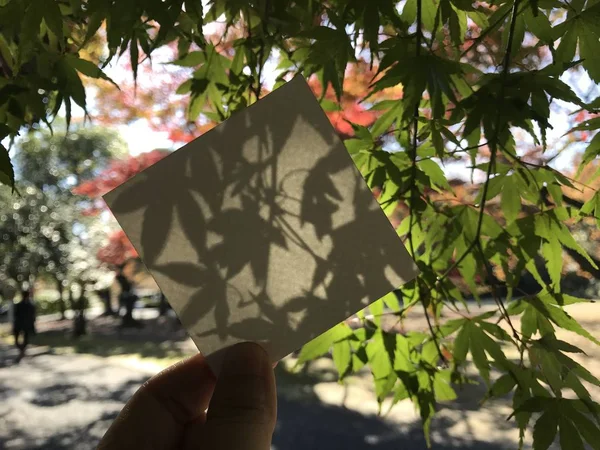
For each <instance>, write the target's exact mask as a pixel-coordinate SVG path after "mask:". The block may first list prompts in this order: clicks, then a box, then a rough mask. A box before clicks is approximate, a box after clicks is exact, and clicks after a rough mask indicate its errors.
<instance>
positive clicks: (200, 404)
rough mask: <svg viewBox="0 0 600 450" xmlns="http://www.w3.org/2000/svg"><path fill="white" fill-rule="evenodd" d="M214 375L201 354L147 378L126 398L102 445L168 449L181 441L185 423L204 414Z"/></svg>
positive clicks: (114, 447)
mask: <svg viewBox="0 0 600 450" xmlns="http://www.w3.org/2000/svg"><path fill="white" fill-rule="evenodd" d="M215 382H216V379H215V376H214V375H213V373H212V371H211V370H210V368H209V366H208V364H207V362H206V359H205V358H204V357H203V356H202V355H200V354H198V355H196V356H193V357H191V358H188V359H187V360H184V361H182V362H180V363H177V364H175V365H174V366H171V367H169V368H168V369H166V370H164V371H162V372H161V373H159V374H158V375H156V376H154V377H152V378H151V379H150V380H148V381H147V382H146V383H144V385H142V387H141V388H140V389H139V390H138V391H137V392H136V393H135V394H134V396H133V397H132V398H131V399H130V400H129V401H128V402H127V404H126V405H125V407H124V408H123V410H122V411H121V412H120V413H119V416H118V417H117V418H116V420H115V421H114V422H113V424H112V425H111V427H110V428H109V429H108V431H107V432H106V434H105V435H104V437H103V438H102V441H101V442H100V445H99V447H98V448H99V449H110V450H119V449H131V448H152V449H167V448H173V447H175V446H177V445H178V444H179V441H180V439H181V436H182V434H183V429H184V427H185V425H186V424H188V423H190V422H193V421H197V420H198V419H199V418H201V417H202V416H203V415H204V411H206V408H207V407H208V402H209V400H210V397H211V396H212V393H213V390H214V387H215Z"/></svg>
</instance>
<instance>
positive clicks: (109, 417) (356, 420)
mask: <svg viewBox="0 0 600 450" xmlns="http://www.w3.org/2000/svg"><path fill="white" fill-rule="evenodd" d="M51 358H56V356H52V355H45V356H44V357H37V358H33V359H31V360H29V361H28V362H27V365H28V369H29V370H31V371H33V370H36V371H39V372H40V373H49V372H50V371H51V367H52V360H51ZM61 358H70V359H74V358H78V356H77V355H63V356H62V357H61ZM277 372H278V373H277V380H278V384H279V385H280V387H281V389H280V395H279V399H278V402H279V403H278V410H279V413H278V422H277V428H276V431H275V435H274V438H273V450H300V449H302V450H306V449H309V450H320V449H323V450H335V449H353V450H387V449H389V450H392V449H393V450H399V449H402V450H416V449H424V448H426V443H425V439H424V437H423V433H422V429H421V427H420V424H419V423H414V424H407V425H406V426H400V425H398V424H396V423H390V422H388V421H386V420H384V419H382V418H380V417H377V416H374V415H363V414H360V413H358V412H355V411H352V410H349V409H346V408H344V407H341V406H336V405H327V404H323V403H321V402H320V401H319V400H318V398H317V396H316V394H315V393H314V391H313V389H312V386H314V384H315V383H316V382H318V380H319V379H321V378H322V376H321V375H316V376H315V375H313V374H307V373H299V374H294V373H290V372H287V371H285V370H284V369H282V368H278V369H277ZM84 373H85V371H83V370H82V372H81V374H79V375H78V374H77V373H75V372H71V371H70V372H69V375H70V376H69V377H63V378H66V381H64V380H61V376H60V373H58V372H57V373H56V374H50V373H49V375H48V377H47V380H46V381H45V382H43V383H41V384H40V385H38V386H37V387H36V388H35V389H33V390H32V392H30V393H29V395H27V396H26V402H27V403H28V405H26V408H33V410H34V411H36V417H40V416H43V417H48V420H49V421H51V420H52V419H51V417H52V416H53V415H54V414H57V413H58V412H59V411H64V409H65V408H69V407H70V408H74V409H77V408H84V409H85V405H93V406H94V408H96V410H97V411H98V413H97V414H96V415H95V416H94V418H93V419H92V420H89V421H87V422H85V423H79V424H77V425H76V426H73V425H72V424H68V425H64V422H63V424H62V425H61V426H56V427H52V426H48V427H47V428H46V430H47V431H45V432H44V433H40V431H39V429H37V430H36V428H37V426H36V425H34V424H33V423H31V424H30V425H31V427H32V428H28V427H23V426H16V424H15V425H14V426H11V420H12V418H11V416H12V413H11V411H10V410H8V411H5V412H3V413H2V418H0V420H1V421H4V422H5V427H7V428H6V429H8V430H10V431H9V433H8V434H7V433H6V432H5V433H3V434H0V448H7V449H10V448H27V449H48V450H59V449H73V448H77V449H83V450H85V449H88V448H89V449H92V448H95V447H96V445H97V443H98V441H99V439H100V438H101V436H102V435H103V434H104V432H105V431H106V429H107V428H108V426H109V425H110V423H111V422H112V421H113V420H114V418H115V417H116V415H117V414H118V409H119V408H120V405H122V404H123V403H125V402H126V401H127V399H129V398H130V396H131V395H132V394H133V393H134V392H135V390H136V389H137V388H138V387H139V386H140V385H141V384H142V383H143V382H144V381H145V380H146V379H147V377H146V376H140V375H139V374H136V375H135V376H132V377H130V378H129V379H127V380H126V381H125V382H123V383H120V384H118V385H114V384H113V385H108V386H104V385H100V384H89V383H78V382H76V381H74V380H76V379H77V378H79V377H81V376H83V375H84ZM323 376H326V375H323ZM9 391H10V390H9V389H0V398H1V399H2V400H3V401H5V400H7V399H8V398H9V397H11V395H18V394H19V393H18V392H17V393H11V392H9ZM294 393H295V394H294ZM102 405H105V406H102ZM13 412H14V411H13ZM452 425H454V423H452V422H451V421H450V420H449V419H445V418H443V417H440V418H438V419H436V420H435V421H434V424H433V427H432V428H433V429H434V436H435V442H434V446H433V448H434V449H438V450H450V449H486V450H503V449H505V448H510V446H506V447H504V446H501V445H498V444H490V443H486V442H480V441H476V440H475V439H474V438H473V436H472V435H470V434H469V433H465V434H464V435H462V436H460V438H457V437H456V436H451V435H450V434H448V433H445V430H446V429H449V428H450V427H451V426H452ZM0 428H2V427H0ZM207 450H210V449H207Z"/></svg>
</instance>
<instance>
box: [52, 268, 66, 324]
mask: <svg viewBox="0 0 600 450" xmlns="http://www.w3.org/2000/svg"><path fill="white" fill-rule="evenodd" d="M55 280H56V290H57V291H58V307H59V308H60V320H65V319H66V318H67V316H66V315H65V312H66V310H67V306H66V305H65V297H64V287H63V284H62V282H61V281H60V280H59V279H58V278H56V279H55Z"/></svg>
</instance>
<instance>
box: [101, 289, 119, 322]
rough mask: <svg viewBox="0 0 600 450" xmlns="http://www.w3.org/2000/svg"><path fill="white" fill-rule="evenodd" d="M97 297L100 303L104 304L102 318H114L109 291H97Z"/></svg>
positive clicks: (114, 313) (115, 313) (114, 312)
mask: <svg viewBox="0 0 600 450" xmlns="http://www.w3.org/2000/svg"><path fill="white" fill-rule="evenodd" d="M98 295H99V296H100V298H101V299H102V303H104V312H103V313H102V315H103V316H115V315H117V312H116V311H115V310H114V309H113V306H112V302H111V292H110V289H102V290H100V291H98Z"/></svg>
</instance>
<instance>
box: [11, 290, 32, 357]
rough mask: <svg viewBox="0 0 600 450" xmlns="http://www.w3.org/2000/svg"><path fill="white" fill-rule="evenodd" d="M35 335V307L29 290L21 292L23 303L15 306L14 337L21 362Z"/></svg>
mask: <svg viewBox="0 0 600 450" xmlns="http://www.w3.org/2000/svg"><path fill="white" fill-rule="evenodd" d="M34 333H35V305H34V304H33V302H32V301H31V297H30V293H29V290H23V291H22V292H21V301H20V302H19V303H17V304H16V305H15V309H14V317H13V336H14V338H15V346H16V347H17V348H18V349H19V356H18V358H17V362H19V361H20V360H21V359H22V358H23V356H25V350H26V348H27V345H28V344H29V337H30V335H32V334H34Z"/></svg>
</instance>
